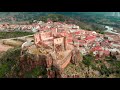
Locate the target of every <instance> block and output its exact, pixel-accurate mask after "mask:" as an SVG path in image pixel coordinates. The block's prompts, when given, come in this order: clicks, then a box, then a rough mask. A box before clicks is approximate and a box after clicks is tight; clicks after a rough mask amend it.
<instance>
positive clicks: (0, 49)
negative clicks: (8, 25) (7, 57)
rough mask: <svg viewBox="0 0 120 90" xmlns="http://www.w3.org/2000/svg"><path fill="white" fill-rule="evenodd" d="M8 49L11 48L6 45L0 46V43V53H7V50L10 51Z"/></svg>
mask: <svg viewBox="0 0 120 90" xmlns="http://www.w3.org/2000/svg"><path fill="white" fill-rule="evenodd" d="M10 48H13V47H11V46H8V45H4V44H1V43H0V52H4V51H7V50H8V49H10Z"/></svg>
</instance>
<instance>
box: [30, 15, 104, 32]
mask: <svg viewBox="0 0 120 90" xmlns="http://www.w3.org/2000/svg"><path fill="white" fill-rule="evenodd" d="M48 19H50V20H52V21H53V22H65V23H67V24H76V25H78V26H80V28H81V29H85V30H91V31H92V30H94V31H97V32H100V31H101V30H103V27H101V26H99V25H97V24H93V23H91V22H85V20H84V19H81V17H80V16H77V18H76V17H75V15H74V16H73V17H71V16H65V15H62V14H48V15H44V16H39V17H36V18H34V20H38V21H44V22H47V20H48ZM32 22H33V19H32V20H30V23H32Z"/></svg>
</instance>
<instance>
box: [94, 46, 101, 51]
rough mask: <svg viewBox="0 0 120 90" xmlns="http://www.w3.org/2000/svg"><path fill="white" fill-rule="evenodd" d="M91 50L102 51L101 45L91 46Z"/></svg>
mask: <svg viewBox="0 0 120 90" xmlns="http://www.w3.org/2000/svg"><path fill="white" fill-rule="evenodd" d="M92 51H102V47H101V46H96V47H93V48H92Z"/></svg>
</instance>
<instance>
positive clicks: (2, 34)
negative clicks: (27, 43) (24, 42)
mask: <svg viewBox="0 0 120 90" xmlns="http://www.w3.org/2000/svg"><path fill="white" fill-rule="evenodd" d="M32 34H33V33H32V32H0V39H6V38H15V37H21V36H26V35H32Z"/></svg>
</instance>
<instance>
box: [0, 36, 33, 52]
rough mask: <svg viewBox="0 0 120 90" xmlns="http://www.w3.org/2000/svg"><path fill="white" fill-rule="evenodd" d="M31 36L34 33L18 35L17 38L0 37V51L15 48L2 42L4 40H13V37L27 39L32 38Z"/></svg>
mask: <svg viewBox="0 0 120 90" xmlns="http://www.w3.org/2000/svg"><path fill="white" fill-rule="evenodd" d="M30 36H33V35H28V36H23V37H16V38H8V39H0V52H4V51H7V50H8V49H10V48H13V47H12V46H9V45H4V44H2V43H3V41H4V40H11V39H22V40H27V39H31V38H30Z"/></svg>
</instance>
